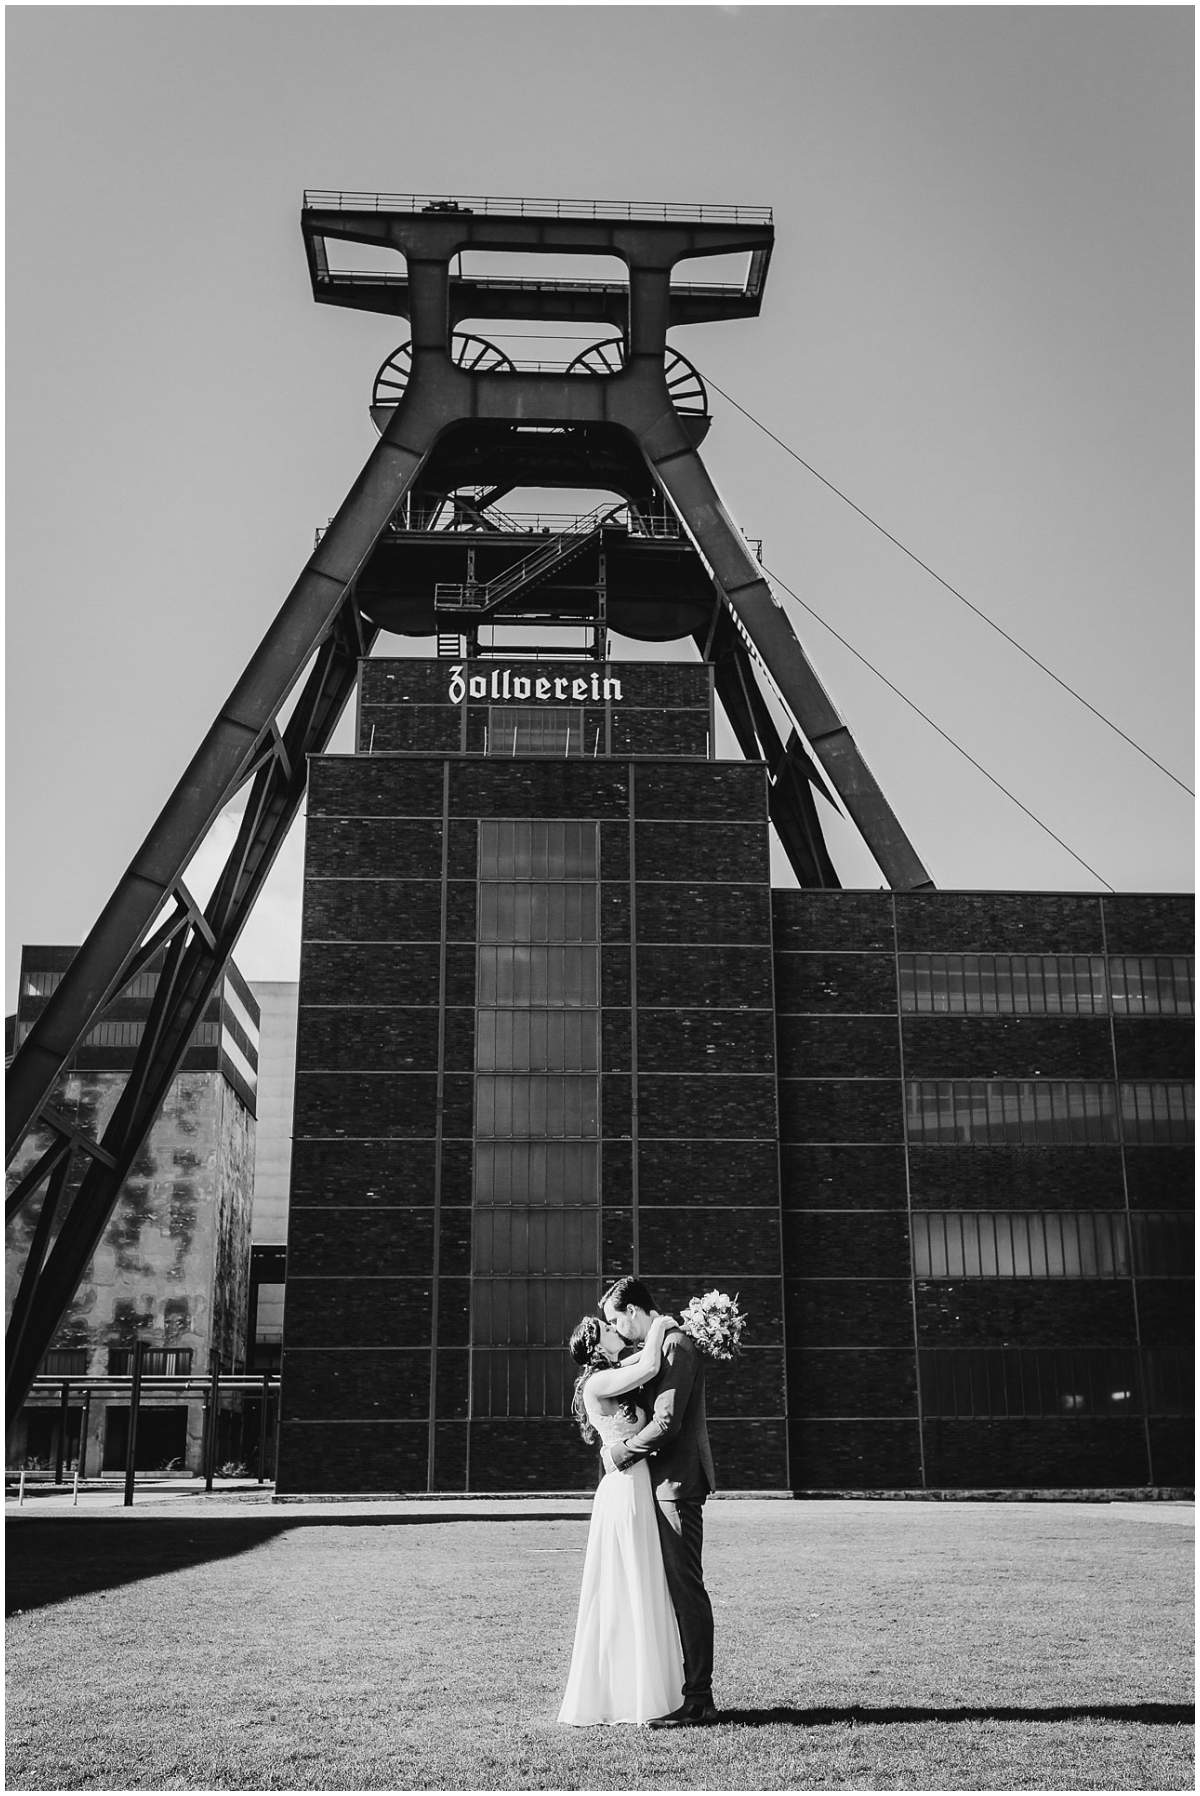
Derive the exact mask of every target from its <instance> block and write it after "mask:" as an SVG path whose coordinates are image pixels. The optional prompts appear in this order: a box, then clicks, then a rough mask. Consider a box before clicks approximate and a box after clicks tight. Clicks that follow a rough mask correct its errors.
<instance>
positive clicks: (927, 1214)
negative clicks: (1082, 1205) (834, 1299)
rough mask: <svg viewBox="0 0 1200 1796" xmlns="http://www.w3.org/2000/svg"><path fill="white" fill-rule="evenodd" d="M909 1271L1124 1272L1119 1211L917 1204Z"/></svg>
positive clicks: (989, 1274)
mask: <svg viewBox="0 0 1200 1796" xmlns="http://www.w3.org/2000/svg"><path fill="white" fill-rule="evenodd" d="M912 1256H913V1272H914V1274H915V1276H916V1277H917V1278H931V1279H936V1278H1128V1277H1129V1274H1130V1258H1129V1236H1128V1231H1127V1229H1126V1223H1125V1215H1124V1213H1123V1212H1120V1211H1111V1210H1056V1211H1028V1210H986V1211H979V1210H924V1211H919V1212H918V1213H916V1214H915V1215H914V1216H913V1220H912Z"/></svg>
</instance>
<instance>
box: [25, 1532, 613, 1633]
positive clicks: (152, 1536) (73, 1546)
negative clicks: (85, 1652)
mask: <svg viewBox="0 0 1200 1796" xmlns="http://www.w3.org/2000/svg"><path fill="white" fill-rule="evenodd" d="M588 1519H589V1518H588V1516H587V1515H586V1514H579V1513H578V1512H575V1511H572V1512H569V1513H568V1512H566V1511H562V1510H551V1509H538V1508H534V1509H532V1510H529V1511H520V1512H517V1513H510V1514H506V1515H487V1514H483V1515H480V1514H471V1513H470V1512H468V1513H466V1514H463V1515H348V1516H336V1515H328V1516H315V1515H313V1516H308V1515H298V1516H294V1517H290V1516H289V1517H284V1516H273V1515H272V1516H265V1515H254V1516H249V1515H248V1516H245V1517H243V1516H236V1517H226V1516H213V1517H208V1516H204V1515H192V1516H183V1515H180V1516H170V1517H167V1516H154V1517H148V1516H147V1517H138V1518H136V1519H135V1518H133V1517H132V1516H129V1515H127V1514H118V1515H106V1516H103V1515H99V1516H88V1517H81V1516H74V1515H72V1516H29V1517H23V1518H22V1519H21V1520H20V1521H19V1522H17V1523H15V1524H12V1525H10V1527H9V1529H8V1551H7V1553H6V1555H5V1590H4V1613H5V1615H18V1614H24V1613H26V1612H28V1611H29V1610H31V1609H44V1608H48V1607H50V1606H51V1605H53V1604H55V1603H65V1602H69V1601H70V1600H71V1599H72V1597H79V1596H90V1595H92V1594H93V1593H94V1592H96V1591H102V1590H115V1589H119V1588H120V1587H121V1586H122V1585H124V1584H136V1583H137V1582H138V1581H139V1579H142V1578H158V1577H162V1576H164V1575H165V1574H166V1573H168V1572H176V1571H187V1570H189V1569H190V1568H191V1567H192V1566H195V1565H209V1564H211V1563H212V1562H213V1561H214V1560H217V1559H230V1558H234V1557H236V1556H237V1555H238V1554H239V1553H250V1552H253V1551H254V1549H255V1548H256V1547H260V1546H263V1545H264V1544H265V1543H266V1542H268V1541H271V1540H275V1539H277V1538H278V1536H279V1535H281V1534H291V1533H293V1532H294V1531H295V1530H296V1529H298V1528H412V1527H420V1528H437V1527H442V1526H446V1525H450V1526H458V1527H461V1526H462V1524H463V1523H464V1522H584V1523H586V1522H587V1521H588Z"/></svg>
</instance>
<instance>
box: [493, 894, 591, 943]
mask: <svg viewBox="0 0 1200 1796" xmlns="http://www.w3.org/2000/svg"><path fill="white" fill-rule="evenodd" d="M479 900H480V902H479V939H480V941H481V942H537V943H549V942H594V941H595V939H596V913H597V908H598V905H599V902H600V891H599V887H598V886H596V885H595V884H594V883H588V884H587V885H584V884H582V883H572V884H566V883H564V884H562V885H551V884H549V883H548V882H546V881H541V880H538V881H533V880H524V881H518V880H511V881H508V882H505V883H502V882H500V881H498V880H496V881H489V882H488V883H486V884H484V885H481V887H480V891H479Z"/></svg>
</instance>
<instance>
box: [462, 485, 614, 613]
mask: <svg viewBox="0 0 1200 1796" xmlns="http://www.w3.org/2000/svg"><path fill="white" fill-rule="evenodd" d="M624 509H625V502H624V501H622V503H621V504H619V505H597V506H596V507H595V508H594V509H593V510H592V511H589V512H584V513H583V514H582V515H581V516H580V517H577V518H574V519H573V520H572V521H571V523H570V524H569V525H568V527H567V529H566V530H563V531H561V532H560V533H559V535H558V536H552V537H549V538H547V540H546V541H545V542H544V543H539V545H538V547H537V548H536V549H532V550H530V552H529V554H528V555H524V556H522V558H521V560H520V561H518V562H514V564H513V565H512V567H508V568H505V569H504V572H503V573H501V574H497V575H496V577H495V579H493V580H489V581H488V582H487V583H486V585H482V586H479V585H473V584H470V583H468V584H467V585H465V586H455V585H450V584H449V583H444V582H440V581H439V583H438V584H437V586H436V587H435V588H434V602H435V604H436V602H437V598H438V596H439V595H440V594H441V593H443V592H445V593H447V594H449V593H451V592H454V593H457V594H458V595H459V598H460V608H461V609H463V610H468V609H469V610H471V611H491V610H492V609H493V607H494V606H496V605H498V604H499V603H500V602H501V600H502V599H505V598H507V597H508V595H509V593H510V592H516V591H519V589H520V588H521V587H522V586H525V585H528V583H529V581H530V580H532V579H534V578H536V576H537V575H538V574H541V573H544V572H546V571H547V570H548V569H549V568H551V567H553V566H554V564H555V563H556V562H558V561H561V560H563V559H564V557H565V556H566V555H567V554H574V553H576V552H577V551H578V550H580V549H582V548H584V547H585V546H586V545H587V543H588V542H590V540H591V539H592V538H593V537H594V536H597V535H598V534H599V532H600V531H601V530H603V529H604V527H605V525H606V524H607V523H608V522H609V520H610V519H612V518H614V517H616V516H617V514H618V513H619V512H622V511H624Z"/></svg>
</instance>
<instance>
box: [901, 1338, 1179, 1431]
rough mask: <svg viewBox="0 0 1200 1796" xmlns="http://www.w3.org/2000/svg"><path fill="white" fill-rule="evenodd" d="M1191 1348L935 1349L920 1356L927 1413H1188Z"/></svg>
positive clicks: (935, 1416)
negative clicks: (1183, 1349) (1140, 1349)
mask: <svg viewBox="0 0 1200 1796" xmlns="http://www.w3.org/2000/svg"><path fill="white" fill-rule="evenodd" d="M1191 1357H1192V1356H1191V1354H1190V1353H1186V1352H1183V1351H1175V1350H1171V1349H1166V1348H1159V1349H1153V1350H1146V1349H1143V1350H1142V1352H1141V1354H1140V1356H1139V1354H1138V1352H1137V1350H1136V1349H1135V1348H1132V1347H932V1348H923V1349H922V1350H921V1353H920V1355H919V1365H920V1379H921V1408H922V1412H923V1414H924V1415H925V1416H926V1417H928V1418H930V1419H947V1420H955V1419H966V1418H976V1417H978V1418H985V1417H1022V1416H1062V1417H1086V1416H1128V1415H1141V1414H1145V1415H1186V1414H1189V1413H1190V1407H1191Z"/></svg>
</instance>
